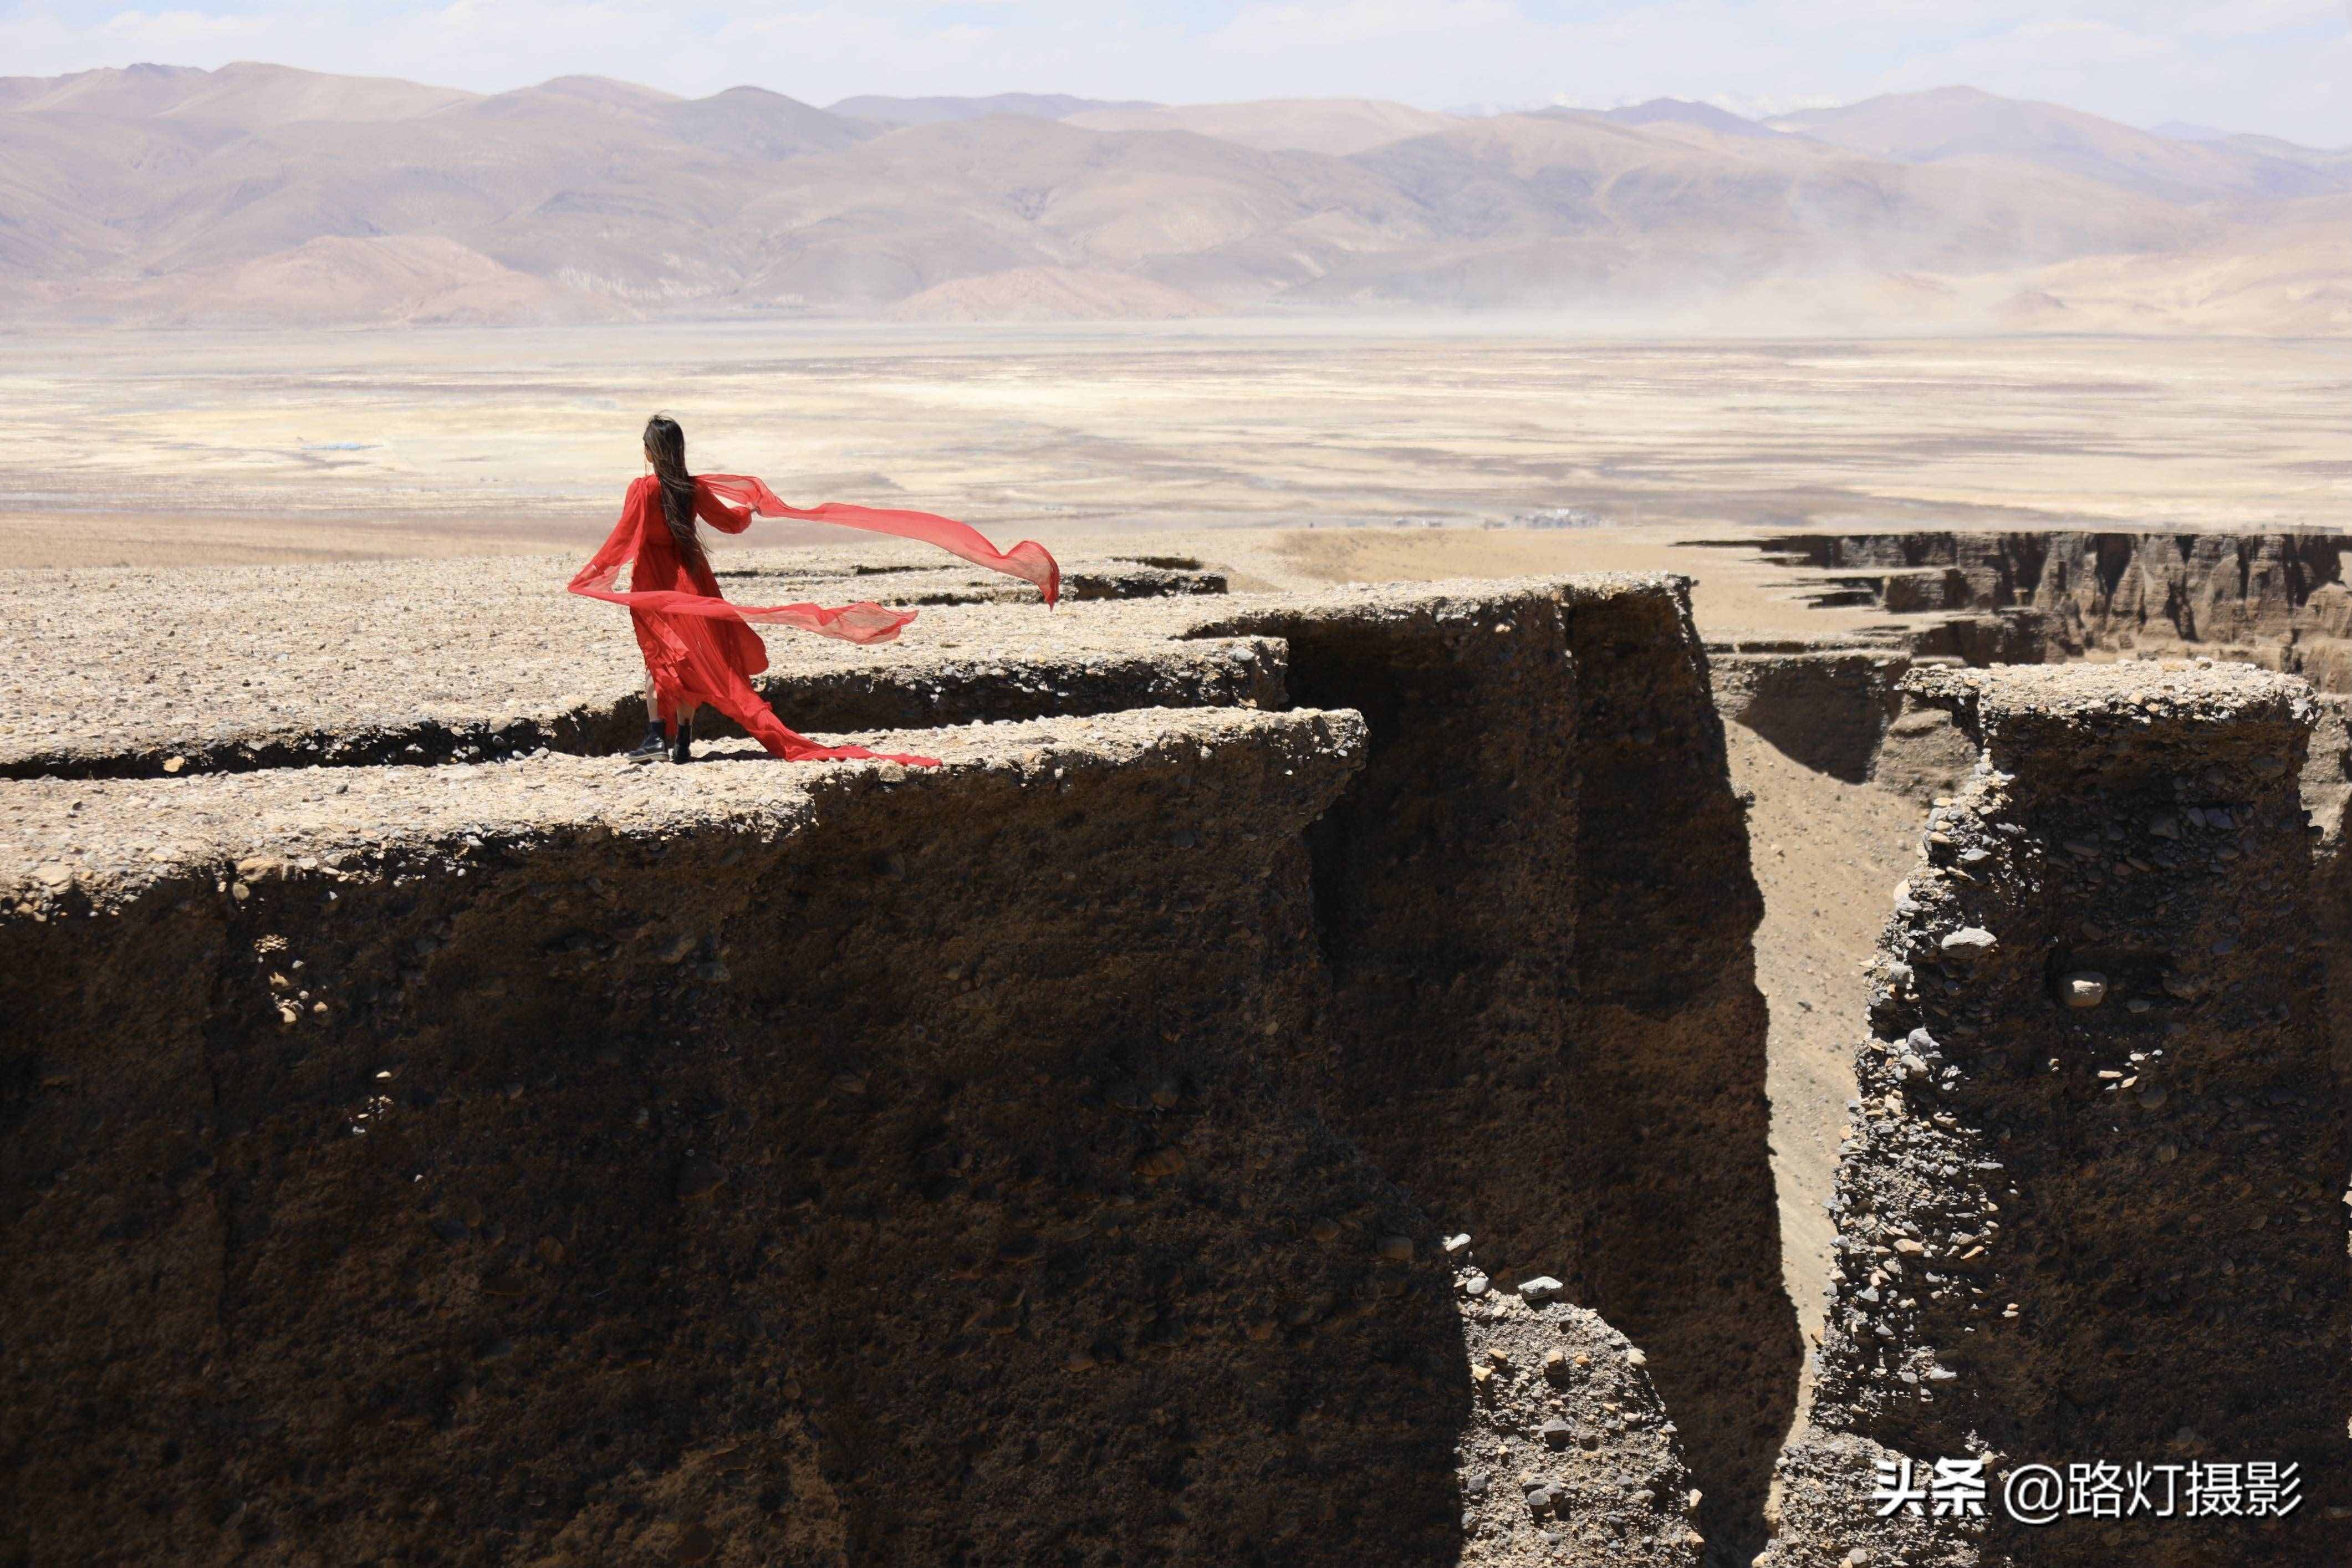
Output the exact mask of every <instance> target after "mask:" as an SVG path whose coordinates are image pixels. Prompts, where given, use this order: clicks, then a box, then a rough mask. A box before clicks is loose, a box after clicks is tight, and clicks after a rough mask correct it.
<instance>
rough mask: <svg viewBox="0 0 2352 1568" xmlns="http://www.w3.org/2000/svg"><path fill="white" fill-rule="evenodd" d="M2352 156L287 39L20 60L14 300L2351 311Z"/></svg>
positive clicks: (2021, 312)
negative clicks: (811, 93)
mask: <svg viewBox="0 0 2352 1568" xmlns="http://www.w3.org/2000/svg"><path fill="white" fill-rule="evenodd" d="M2347 220H2352V151H2347V152H2326V151H2321V150H2315V149H2309V148H2302V147H2296V146H2294V145H2291V144H2289V143H2285V142H2282V141H2274V140H2272V139H2269V138H2263V137H2253V136H2229V135H2223V134H2221V133H2217V132H2212V131H2203V130H2200V129H2196V128H2180V130H2179V133H2177V134H2172V135H2158V134H2155V133H2152V132H2147V131H2137V130H2134V129H2132V128H2130V127H2126V126H2123V125H2119V124H2116V123H2114V122H2112V121H2108V120H2100V119H2098V118H2096V117H2095V116H2092V115H2087V114H2083V113H2080V112H2077V111H2074V110H2065V109H2061V108H2057V107H2054V106H2051V105H2046V104H2033V103H2021V102H2016V101H2013V100H2009V99H1999V98H1995V97H1992V96H1990V95H1988V94H1984V93H1979V92H1975V91H1973V90H1970V89H1944V90H1940V91H1937V92H1929V93H1920V94H1913V95H1906V96H1902V97H1893V98H1881V99H1872V100H1870V101H1868V102H1864V103H1860V104H1855V105H1852V106H1849V107H1846V108H1843V109H1833V110H1814V111H1809V112H1807V113H1803V114H1800V115H1794V116H1790V117H1789V118H1787V119H1784V120H1776V121H1773V122H1771V123H1770V124H1769V125H1768V124H1759V123H1757V122H1753V121H1749V120H1741V119H1739V118H1738V117H1737V116H1734V115H1730V114H1727V113H1726V112H1725V111H1723V110H1719V109H1715V108H1712V107H1709V106H1706V105H1702V104H1689V103H1679V102H1675V101H1674V100H1663V99H1662V100H1659V101H1657V102H1654V103H1651V104H1645V105H1642V106H1640V107H1638V108H1633V109H1622V110H1609V111H1606V112H1603V113H1588V112H1584V111H1580V110H1541V111H1538V112H1530V113H1518V114H1502V115H1495V116H1489V117H1468V116H1459V115H1448V114H1439V113H1433V112H1431V111H1428V110H1418V109H1412V108H1409V107H1407V106H1404V105H1401V104H1392V103H1381V102H1372V101H1366V100H1345V99H1339V100H1335V99H1310V100H1276V101H1267V102H1259V103H1244V104H1212V105H1185V106H1158V105H1150V104H1132V103H1107V102H1102V101H1098V100H1092V99H1075V98H1068V97H1062V96H1035V95H1021V94H1016V95H1004V96H1003V97H999V98H993V99H944V98H935V99H884V98H860V99H847V100H845V101H844V102H842V103H839V104H836V105H835V106H833V107H832V108H831V109H819V108H815V107H814V106H812V105H809V104H804V103H801V102H798V101H796V100H794V99H789V98H785V97H782V96H781V95H779V94H776V93H772V92H768V91H765V90H763V89H758V88H751V87H741V88H735V89H730V90H728V91H725V92H721V93H718V94H715V95H713V96H711V97H709V98H704V99H680V98H676V97H672V96H670V95H668V94H666V93H662V92H658V91H656V90H654V89H648V88H643V87H636V86H633V85H630V84H628V83H625V82H617V81H610V80H604V79H601V78H558V79H556V80H553V81H549V82H545V83H542V84H541V85H539V86H537V87H531V88H525V89H520V90H517V91H513V92H506V93H499V94H495V95H488V96H484V95H479V94H474V93H467V92H459V91H456V90H452V89H443V88H436V87H427V86H422V85H418V84H415V83H410V82H402V81H391V80H381V79H372V78H350V77H333V76H323V75H318V74H315V73H310V72H305V71H299V70H293V69H289V68H283V67H278V66H269V65H252V64H247V65H233V66H228V67H224V68H221V69H219V70H216V71H204V70H198V69H194V68H178V67H166V66H133V67H131V68H127V69H120V70H113V69H110V70H99V71H89V72H84V73H80V74H79V75H75V76H68V77H60V78H0V284H5V303H0V314H5V315H6V316H9V317H12V318H15V319H20V320H24V319H34V320H46V321H57V322H92V321H117V322H152V323H169V324H198V323H203V324H212V323H223V324H259V325H376V324H404V323H420V324H421V323H436V322H441V323H498V322H520V321H551V320H555V321H561V320H574V319H577V320H593V319H637V318H647V317H678V316H698V317H724V316H767V317H774V316H780V315H782V316H849V317H866V318H872V317H880V316H897V317H900V318H906V319H943V320H979V319H1087V318H1120V317H1126V318H1138V317H1152V318H1167V317H1176V316H1187V315H1205V314H1217V313H1227V312H1241V311H1266V310H1309V309H1331V308H1348V309H1353V310H1391V311H1393V310H1415V311H1421V312H1428V311H1449V310H1460V309H1512V310H1529V311H1547V312H1567V313H1571V314H1573V315H1574V316H1576V317H1578V318H1580V319H1587V320H1590V321H1591V322H1593V323H1595V324H1601V325H1608V324H1626V325H1635V326H1639V325H1643V324H1648V323H1660V324H1674V323H1685V322H1687V323H1696V324H1705V325H1707V326H1710V327H1720V328H1725V329H1749V330H1757V331H1772V330H1779V329H1783V328H1787V327H1791V326H1795V327H1801V328H1804V329H1817V328H1823V327H1838V326H1854V327H1867V328H1873V329H1885V328H1907V329H1923V330H1937V329H1973V328H1986V327H1992V328H2004V329H2032V330H2117V329H2120V330H2130V331H2157V332H2162V331H2172V330H2191V331H2210V330H2221V331H2232V332H2251V333H2277V334H2287V335H2328V334H2338V333H2344V332H2347V331H2352V283H2347V279H2352V221H2347Z"/></svg>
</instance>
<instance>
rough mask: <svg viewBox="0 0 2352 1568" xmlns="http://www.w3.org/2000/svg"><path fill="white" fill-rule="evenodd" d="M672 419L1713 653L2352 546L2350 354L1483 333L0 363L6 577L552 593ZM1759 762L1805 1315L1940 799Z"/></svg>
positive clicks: (830, 464)
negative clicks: (1515, 604) (2095, 574)
mask: <svg viewBox="0 0 2352 1568" xmlns="http://www.w3.org/2000/svg"><path fill="white" fill-rule="evenodd" d="M656 408H662V409H667V410H669V411H670V412H672V413H675V414H676V415H677V417H678V418H679V419H680V420H681V421H682V422H683V423H684V424H685V425H686V428H687V431H688V436H689V440H690V447H689V458H690V460H691V461H692V462H693V464H694V465H695V466H697V467H699V468H706V469H740V470H750V471H752V472H757V473H760V474H761V475H763V476H766V477H767V478H768V479H769V480H770V481H771V482H772V483H773V484H774V485H775V486H777V488H778V489H779V490H781V491H782V492H783V494H784V495H785V496H786V497H788V498H791V499H793V500H796V501H800V502H803V503H808V502H814V501H818V500H825V499H835V500H853V501H861V502H866V503H870V504H879V505H886V506H887V505H900V506H911V507H925V508H930V509H936V510H940V511H946V512H950V513H951V514H954V515H958V516H961V517H967V518H969V519H971V521H973V522H975V523H977V524H978V525H980V526H981V527H982V528H983V529H984V530H986V531H988V532H990V533H991V534H992V535H993V536H995V537H997V538H999V540H1000V542H1003V541H1007V540H1009V539H1010V538H1022V537H1034V538H1040V539H1043V540H1045V541H1046V542H1047V543H1048V544H1049V545H1052V546H1054V547H1055V548H1056V549H1060V550H1063V551H1064V552H1065V553H1068V554H1074V555H1075V554H1077V553H1081V552H1083V551H1086V550H1089V549H1102V548H1104V547H1105V546H1106V545H1124V546H1125V547H1127V548H1130V549H1131V548H1134V547H1136V546H1138V545H1142V544H1145V543H1147V542H1149V543H1150V546H1151V547H1152V548H1154V549H1160V550H1171V549H1179V548H1181V549H1182V550H1183V551H1184V552H1186V553H1190V554H1193V555H1197V556H1200V557H1202V558H1203V559H1208V560H1211V561H1213V562H1216V563H1219V564H1222V565H1224V566H1226V567H1228V568H1229V569H1230V570H1232V571H1233V573H1234V578H1235V581H1236V584H1237V585H1248V584H1251V583H1258V584H1266V583H1281V582H1289V581H1299V580H1321V581H1342V580H1397V579H1429V578H1435V577H1444V576H1465V575H1506V574H1512V573H1517V572H1526V571H1541V570H1628V569H1630V570H1649V569H1657V568H1668V569H1672V570H1682V571H1686V572H1688V573H1690V574H1691V575H1693V576H1694V577H1695V578H1696V579H1697V582H1698V586H1697V589H1696V611H1697V615H1698V619H1699V622H1700V625H1701V629H1702V630H1703V631H1705V632H1709V633H1711V634H1714V633H1726V632H1738V631H1749V632H1760V631H1773V630H1797V629H1801V630H1812V631H1828V630H1832V629H1834V628H1836V627H1837V626H1838V625H1839V624H1840V623H1841V622H1842V621H1844V620H1848V619H1851V620H1856V621H1858V620H1862V619H1865V618H1867V617H1868V616H1869V615H1870V614H1871V612H1865V611H1860V610H1855V611H1822V610H1816V609H1812V608H1810V607H1808V606H1806V605H1804V604H1803V603H1802V602H1801V601H1799V600H1797V599H1796V598H1795V597H1794V595H1793V592H1792V585H1791V584H1790V582H1789V581H1788V580H1787V578H1788V575H1789V574H1788V573H1787V572H1785V571H1782V570H1778V569H1775V568H1771V567H1769V566H1766V565H1762V564H1760V563H1758V562H1755V561H1753V560H1751V559H1748V557H1746V556H1745V555H1744V554H1742V553H1741V552H1738V551H1727V550H1722V549H1694V548H1689V546H1688V543H1687V541H1690V540H1693V539H1697V538H1717V539H1721V538H1738V537H1741V536H1744V535H1748V534H1752V533H1756V532H1761V531H1763V530H1764V529H1767V528H1771V529H1776V530H1777V529H1784V528H1792V527H1807V526H1818V527H1831V526H1836V527H1839V528H1852V529H1855V530H1864V529H1873V530H1874V529H1885V528H1931V527H1970V526H1975V527H1998V528H2035V527H2093V528H2101V527H2114V528H2126V529H2129V528H2165V527H2170V526H2174V525H2179V526H2180V527H2183V528H2197V529H2217V528H2219V529H2226V528H2341V527H2344V526H2345V525H2346V524H2347V522H2352V505H2347V503H2352V428H2347V425H2352V420H2347V413H2346V410H2347V409H2352V343H2347V342H2344V341H2340V340H2339V341H2314V342H2264V341H2257V340H2189V339H2178V338H2173V339H2162V340H2158V339H2147V340H2126V339H2080V340H2064V339H2057V340H2053V339H2037V340H1874V341H1827V340H1824V341H1769V342H1768V341H1752V342H1740V341H1711V342H1679V343H1677V342H1653V341H1639V340H1607V339H1594V338H1591V337H1590V336H1584V337H1575V336H1568V335H1563V334H1561V333H1559V332H1558V331H1557V330H1556V329H1547V328H1546V326H1545V325H1544V324H1543V323H1540V322H1511V323H1506V322H1498V321H1496V320H1495V319H1491V318H1489V319H1481V320H1478V321H1476V322H1468V321H1464V320H1460V319H1456V320H1454V321H1451V322H1441V323H1422V324H1388V325H1381V326H1377V327H1375V326H1368V325H1365V324H1363V323H1360V322H1357V323H1335V322H1316V321H1267V320H1263V319H1261V320H1255V321H1234V320H1225V321H1212V322H1187V323H1171V324H1160V325H1150V326H1118V327H1111V326H1088V327H1067V328H1056V329H1042V328H986V327H974V328H969V329H940V328H937V327H922V328H913V327H908V328H881V327H852V326H812V325H808V324H789V325H788V324H775V325H729V326H645V327H634V326H633V327H602V328H593V329H565V330H553V329H448V330H441V329H417V330H409V331H401V332H348V333H331V332H310V333H300V334H295V333H288V334H267V333H230V332H194V331H189V332H128V331H115V332H96V331H92V332H81V333H73V334H67V333H55V334H44V333H17V334H12V335H11V336H9V337H8V338H7V339H6V340H5V341H0V549H5V551H6V553H7V556H8V558H9V559H11V560H13V561H14V562H16V564H17V565H18V566H19V567H20V568H69V567H106V566H112V565H125V566H156V565H177V564H188V565H196V564H202V563H216V564H229V563H237V562H248V561H265V560H294V559H320V560H324V559H352V558H369V557H397V556H438V557H463V556H469V555H481V554H490V553H497V554H510V553H517V552H550V553H551V559H550V560H549V562H548V568H547V572H548V589H549V591H550V592H551V593H554V592H557V591H560V588H561V584H562V579H563V578H564V577H565V576H566V575H568V573H569V570H570V561H571V560H572V559H578V558H579V557H582V556H583V555H584V554H585V553H586V552H587V550H588V549H591V548H592V547H593V544H594V543H595V542H596V541H597V540H598V539H599V538H601V537H602V535H603V532H604V528H606V527H607V526H608V525H609V523H610V520H611V518H612V516H613V511H614V502H615V501H616V499H617V497H618V496H619V493H620V490H621V487H622V486H624V485H625V482H626V481H627V480H628V479H629V478H630V477H632V476H635V473H636V472H637V471H638V463H637V456H636V432H637V429H638V426H639V425H640V423H642V421H643V420H644V418H645V416H646V414H647V413H650V412H652V411H653V410H655V409H656ZM1400 524H1402V525H1403V526H1402V527H1400V526H1399V525H1400ZM1433 524H1439V525H1447V526H1438V527H1433V526H1431V525H1433ZM1535 524H1547V525H1550V526H1529V525H1535ZM1563 525H1566V526H1563ZM793 537H794V536H793V535H792V534H790V533H789V532H787V531H784V530H782V529H762V530H755V532H754V534H753V535H752V536H751V542H753V543H756V544H765V545H774V544H778V543H785V542H790V540H791V539H792V538H793ZM1180 538H1181V540H1182V543H1181V546H1179V545H1178V543H1177V540H1178V539H1180ZM834 542H838V541H837V540H836V541H834ZM721 548H722V549H724V548H725V546H724V545H722V546H721ZM722 569H723V566H722ZM102 576H103V574H102V573H101V574H99V578H100V580H94V581H92V583H91V586H92V587H93V588H100V587H102ZM463 581H464V577H463V572H462V570H453V572H452V574H451V586H450V591H452V592H453V593H462V592H463V591H464V587H463ZM579 608H580V612H581V613H583V614H597V613H614V627H613V632H614V636H615V637H625V636H626V635H627V632H626V630H625V627H623V626H622V625H621V624H620V622H619V620H618V616H617V613H616V612H603V611H601V610H600V609H599V608H598V607H594V606H589V605H584V604H583V605H582V606H580V607H579ZM921 634H922V632H921V625H920V622H918V623H917V625H916V626H915V627H914V628H912V629H910V631H909V632H908V636H909V637H910V638H917V637H919V636H920V635H921ZM0 641H5V640H0ZM1731 742H1732V762H1733V767H1734V769H1735V772H1736V774H1737V776H1738V780H1739V782H1740V783H1742V784H1743V785H1745V786H1746V787H1748V789H1752V790H1754V791H1755V793H1756V796H1757V805H1756V809H1755V811H1754V814H1753V815H1752V817H1751V821H1750V828H1751V831H1752V834H1753V837H1754V858H1755V865H1756V871H1757V876H1758V880H1759V883H1760V884H1761V885H1762V887H1763V890H1764V894H1765V899H1766V909H1767V914H1766V917H1765V922H1764V925H1763V928H1762V929H1761V930H1760V931H1759V934H1758V962H1759V978H1760V980H1761V983H1762V985H1763V988H1764V989H1765V992H1766V994H1767V997H1768V998H1769V1001H1770V1005H1771V1019H1772V1024H1771V1029H1772V1033H1771V1053H1772V1062H1771V1075H1772V1076H1771V1092H1772V1097H1773V1101H1774V1106H1775V1144H1776V1147H1775V1156H1776V1161H1777V1165H1778V1169H1779V1175H1780V1183H1781V1199H1782V1211H1783V1213H1782V1223H1783V1234H1784V1236H1785V1237H1786V1238H1787V1239H1788V1242H1789V1279H1788V1283H1789V1288H1790V1294H1791V1297H1792V1298H1793V1300H1794V1301H1795V1303H1796V1306H1797V1309H1798V1311H1799V1312H1800V1314H1801V1318H1802V1319H1803V1321H1804V1322H1805V1324H1806V1326H1807V1327H1808V1329H1815V1328H1818V1326H1819V1321H1820V1314H1821V1294H1822V1275H1823V1273H1824V1271H1825V1269H1826V1263H1825V1258H1826V1249H1827V1246H1828V1243H1829V1240H1830V1231H1829V1228H1828V1226H1827V1224H1826V1223H1825V1221H1824V1218H1823V1215H1822V1209H1821V1207H1820V1199H1821V1198H1822V1197H1823V1196H1824V1195H1825V1194H1826V1193H1827V1192H1828V1190H1829V1184H1830V1178H1831V1175H1832V1169H1833V1166H1834V1159H1835V1147H1836V1144H1837V1141H1838V1136H1839V1130H1840V1124H1841V1123H1842V1122H1843V1102H1844V1100H1845V1098H1846V1096H1847V1095H1848V1094H1849V1093H1850V1092H1852V1073H1851V1069H1850V1066H1849V1061H1850V1057H1851V1052H1852V1049H1853V1044H1854V1042H1855V1040H1857V1039H1858V1037H1859V1035H1860V1032H1861V1030H1862V1029H1863V1018H1864V988H1863V987H1862V984H1861V980H1860V976H1859V975H1858V973H1857V964H1858V961H1859V960H1860V958H1861V957H1862V956H1864V954H1866V953H1867V952H1868V950H1869V948H1870V946H1871V944H1872V943H1873V942H1874V940H1875V938H1876V936H1877V931H1878V926H1879V923H1880V921H1881V920H1882V919H1883V918H1884V916H1885V910H1886V907H1887V893H1888V889H1889V888H1890V887H1891V886H1892V885H1893V883H1895V880H1896V879H1897V878H1898V877H1900V876H1902V875H1903V874H1904V873H1905V872H1906V870H1907V869H1908V868H1909V866H1910V864H1911V860H1912V855H1913V849H1914V846H1913V837H1914V835H1915V834H1916V831H1917V817H1916V806H1915V805H1914V804H1913V803H1912V802H1910V801H1907V800H1902V799H1899V798H1897V797H1896V796H1895V795H1894V794H1892V793H1889V792H1886V791H1882V790H1880V789H1877V788H1876V787H1874V786H1870V785H1851V784H1845V783H1841V782H1839V781H1838V780H1835V779H1830V778H1827V777H1825V776H1823V775H1821V774H1818V773H1814V772H1811V771H1809V770H1808V769H1806V768H1802V767H1800V766H1799V765H1797V764H1796V763H1794V762H1792V761H1790V759H1789V758H1786V757H1783V756H1781V755H1780V753H1779V752H1777V751H1775V750H1773V749H1772V748H1771V747H1769V746H1768V745H1766V744H1765V743H1764V742H1762V741H1761V740H1760V739H1759V738H1758V737H1754V736H1752V735H1749V734H1748V733H1747V732H1745V731H1743V730H1739V729H1738V728H1737V727H1735V728H1734V729H1733V731H1732V735H1731ZM1798 849H1801V852H1793V853H1792V852H1791V851H1792V850H1798Z"/></svg>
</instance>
